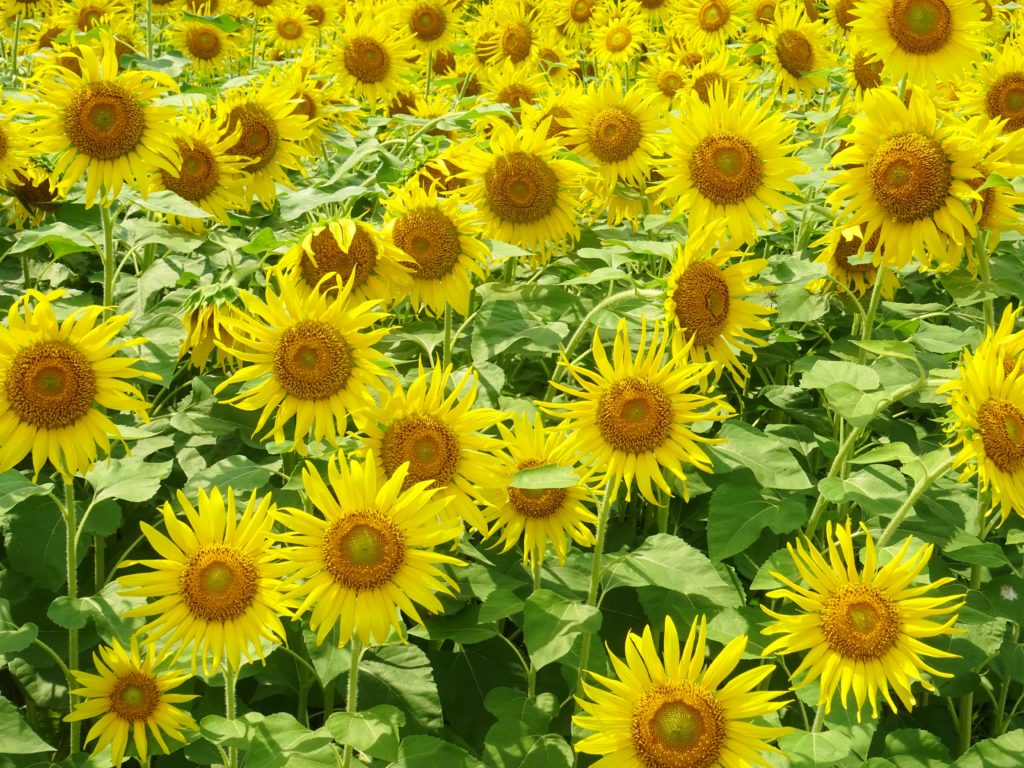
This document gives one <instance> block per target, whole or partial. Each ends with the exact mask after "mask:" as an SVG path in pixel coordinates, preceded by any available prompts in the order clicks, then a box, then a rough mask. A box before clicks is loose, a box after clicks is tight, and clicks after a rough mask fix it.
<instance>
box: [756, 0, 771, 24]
mask: <svg viewBox="0 0 1024 768" xmlns="http://www.w3.org/2000/svg"><path fill="white" fill-rule="evenodd" d="M754 18H756V19H757V21H758V23H759V24H766V25H767V24H771V23H772V22H773V21H774V20H775V0H762V2H760V3H758V4H757V6H756V7H755V8H754Z"/></svg>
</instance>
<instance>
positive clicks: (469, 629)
mask: <svg viewBox="0 0 1024 768" xmlns="http://www.w3.org/2000/svg"><path fill="white" fill-rule="evenodd" d="M480 609H481V606H479V605H467V606H466V607H465V608H463V609H462V610H460V611H458V612H457V613H452V614H441V615H439V616H430V617H428V618H427V619H426V625H425V627H426V631H425V632H424V635H426V636H429V637H430V639H431V640H454V641H455V642H456V643H461V644H462V645H470V644H472V643H482V642H484V641H485V640H490V639H491V638H492V637H494V636H495V635H497V634H498V627H497V625H496V624H495V623H494V622H493V621H481V619H480ZM412 633H413V634H415V633H416V630H412Z"/></svg>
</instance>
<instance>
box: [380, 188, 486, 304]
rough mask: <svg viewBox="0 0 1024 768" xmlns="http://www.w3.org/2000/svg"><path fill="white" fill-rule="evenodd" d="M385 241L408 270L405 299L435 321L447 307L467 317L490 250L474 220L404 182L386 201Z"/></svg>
mask: <svg viewBox="0 0 1024 768" xmlns="http://www.w3.org/2000/svg"><path fill="white" fill-rule="evenodd" d="M387 216H388V222H387V224H386V225H385V237H389V238H390V240H391V242H392V243H393V244H394V246H395V247H396V248H398V249H399V250H400V251H401V252H402V253H403V254H404V256H405V258H406V260H407V263H408V265H409V268H410V269H411V270H412V288H411V289H410V291H409V299H410V301H411V302H412V305H413V307H414V308H415V309H416V310H417V311H419V310H421V309H425V310H426V311H427V312H429V313H430V314H432V315H434V316H435V317H441V316H442V315H443V314H444V311H445V306H451V308H452V310H454V311H455V312H457V313H458V314H460V315H463V316H465V315H468V314H469V299H470V291H471V289H472V280H473V278H474V277H476V278H479V279H481V280H482V279H483V278H484V277H486V275H487V269H488V261H489V259H490V248H488V247H487V245H486V244H484V242H483V241H482V240H481V239H480V225H479V224H478V223H477V219H476V216H475V215H474V214H473V213H472V212H469V211H464V210H462V209H461V208H460V206H459V204H458V201H457V200H454V199H451V198H447V199H446V198H442V197H438V195H437V193H436V192H435V191H434V190H430V191H429V192H424V191H423V190H422V189H421V188H420V187H419V186H418V185H416V184H415V183H413V184H406V185H405V187H403V188H402V189H400V190H397V191H396V192H395V194H394V195H392V196H391V198H390V199H389V200H388V206H387Z"/></svg>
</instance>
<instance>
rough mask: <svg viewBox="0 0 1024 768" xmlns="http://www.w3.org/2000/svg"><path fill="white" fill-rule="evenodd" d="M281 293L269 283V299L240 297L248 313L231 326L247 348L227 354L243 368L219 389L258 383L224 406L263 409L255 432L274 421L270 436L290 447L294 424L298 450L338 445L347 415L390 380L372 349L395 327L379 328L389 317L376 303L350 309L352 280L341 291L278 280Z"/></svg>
mask: <svg viewBox="0 0 1024 768" xmlns="http://www.w3.org/2000/svg"><path fill="white" fill-rule="evenodd" d="M277 284H278V289H277V291H275V290H274V288H273V286H272V285H270V284H268V285H267V288H266V294H265V299H260V298H258V297H257V296H254V295H252V294H251V293H247V292H246V293H243V294H242V303H243V304H244V305H245V309H246V312H247V314H246V315H245V316H244V317H239V318H237V319H231V320H229V321H228V324H227V325H228V330H229V331H230V332H231V335H232V336H233V337H234V338H236V339H240V340H241V341H242V343H243V344H244V345H245V348H244V349H240V348H238V347H230V348H229V349H228V351H229V352H230V353H231V354H233V355H234V356H235V357H237V358H238V359H239V360H240V361H242V363H244V365H242V367H241V368H239V370H238V371H236V372H235V374H234V375H233V376H232V377H231V378H230V379H228V380H227V381H225V382H223V383H222V384H221V385H220V386H218V387H217V389H216V390H215V391H216V392H217V393H220V392H221V391H223V390H224V389H225V388H226V387H228V386H231V385H232V384H241V383H245V382H253V381H256V382H258V383H256V384H255V385H254V386H249V387H247V388H246V389H243V390H242V391H241V392H239V393H238V394H237V395H235V396H234V397H231V398H229V399H228V400H226V401H225V402H227V403H229V404H231V405H234V406H235V407H236V408H241V409H242V410H245V411H261V413H260V419H259V423H257V425H256V431H257V432H258V431H260V430H261V429H263V426H264V425H265V424H266V423H267V421H268V420H269V419H270V417H271V416H273V417H274V423H273V425H272V426H271V428H270V430H269V431H268V432H267V435H266V437H271V436H272V437H273V439H274V440H275V441H276V442H278V443H281V442H284V440H285V435H284V428H285V425H286V424H287V423H288V422H290V421H291V420H292V419H293V418H294V419H295V427H294V430H293V438H292V447H293V449H294V450H295V451H297V452H298V453H299V454H300V455H305V453H306V438H307V437H308V436H309V434H310V433H311V432H312V433H313V437H314V439H316V440H323V441H325V442H326V443H327V444H328V445H331V446H336V445H337V439H338V436H339V435H343V434H344V433H345V425H346V424H347V422H348V413H349V411H351V410H352V409H354V408H358V407H359V406H361V405H364V404H366V403H367V402H370V401H372V397H371V392H372V391H373V390H379V389H381V386H382V385H381V379H383V378H385V377H386V376H388V373H387V369H386V368H385V367H384V364H385V360H386V359H385V357H384V354H383V353H382V352H380V351H379V350H377V349H375V348H374V344H376V343H377V342H379V341H380V340H381V339H382V338H384V336H386V335H387V333H388V331H389V329H388V328H384V327H374V325H375V324H377V323H378V322H379V321H380V320H382V319H383V318H384V317H386V315H385V314H384V313H383V312H375V311H373V306H374V304H375V303H376V302H365V303H362V304H351V303H349V301H348V297H349V293H350V291H351V289H352V282H351V280H350V281H349V282H347V283H345V284H344V286H342V287H341V288H340V289H339V290H338V291H337V292H334V291H332V292H328V293H324V292H321V291H314V290H312V289H310V288H306V287H305V286H303V285H301V284H300V283H298V282H297V281H294V280H289V279H284V278H281V277H279V278H278V280H277Z"/></svg>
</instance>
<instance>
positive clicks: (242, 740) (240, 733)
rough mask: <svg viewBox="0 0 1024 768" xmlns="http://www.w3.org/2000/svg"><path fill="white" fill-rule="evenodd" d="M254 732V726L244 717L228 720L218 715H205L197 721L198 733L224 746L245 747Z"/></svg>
mask: <svg viewBox="0 0 1024 768" xmlns="http://www.w3.org/2000/svg"><path fill="white" fill-rule="evenodd" d="M255 732H256V726H255V725H254V724H253V723H251V722H248V721H247V720H245V719H238V720H228V719H227V718H226V717H221V716H220V715H207V716H206V717H204V718H203V719H202V720H200V721H199V733H200V735H202V737H203V738H204V739H206V740H207V741H209V742H212V743H213V744H219V745H220V746H222V747H225V748H226V747H236V748H242V749H247V748H248V746H249V744H250V742H251V741H252V739H253V735H254V734H255Z"/></svg>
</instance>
